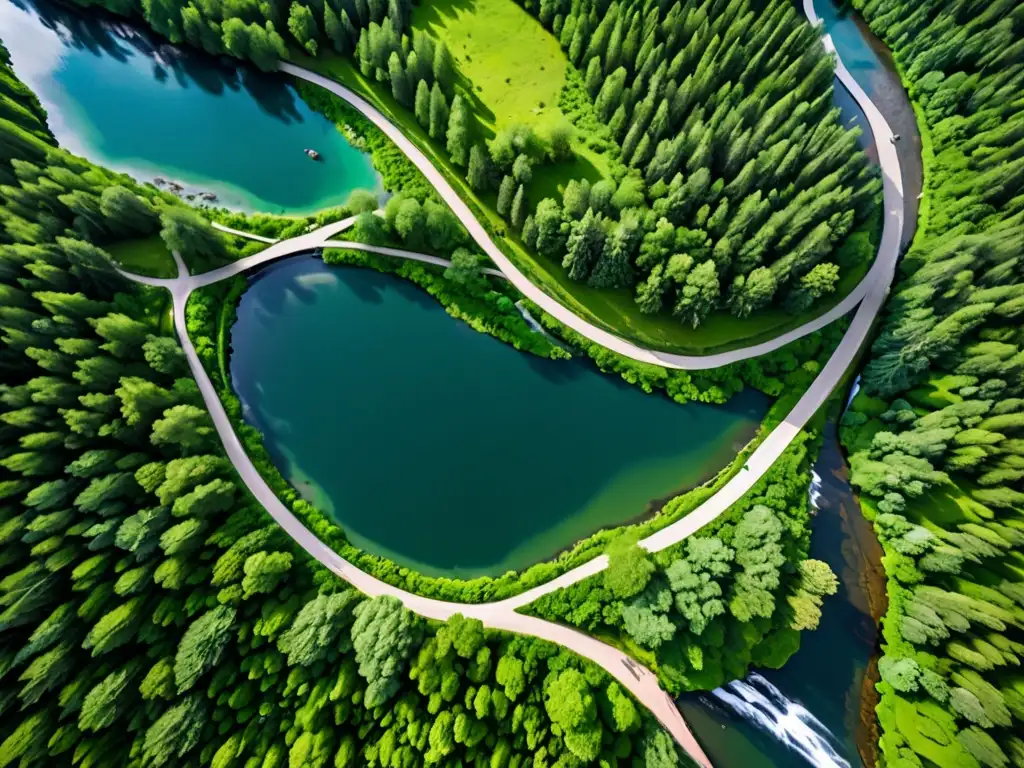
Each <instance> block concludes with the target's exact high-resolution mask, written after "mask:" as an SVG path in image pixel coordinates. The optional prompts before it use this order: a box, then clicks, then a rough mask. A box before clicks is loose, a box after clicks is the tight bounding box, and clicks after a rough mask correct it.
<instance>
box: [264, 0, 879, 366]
mask: <svg viewBox="0 0 1024 768" xmlns="http://www.w3.org/2000/svg"><path fill="white" fill-rule="evenodd" d="M809 5H810V3H809V2H805V4H804V10H805V12H806V13H807V15H808V18H810V19H812V23H814V22H816V21H817V20H818V18H817V15H816V14H815V13H814V9H813V8H811V7H809ZM827 45H829V46H831V40H829V41H828V42H827ZM832 50H834V48H832ZM279 68H280V69H281V71H282V72H287V73H288V74H290V75H293V76H295V77H298V78H299V79H301V80H305V81H307V82H310V83H313V84H314V85H318V86H320V87H321V88H324V89H326V90H328V91H331V92H332V93H333V94H335V95H336V96H340V97H341V98H342V99H344V100H345V101H347V102H348V103H349V104H350V105H351V106H353V107H355V108H356V109H357V110H358V111H359V112H361V113H362V114H363V115H364V116H365V117H366V118H367V119H369V120H370V121H371V122H372V123H373V124H374V125H376V126H377V127H378V128H379V129H380V130H381V132H382V133H384V134H385V135H386V136H387V137H388V138H389V139H391V141H392V142H394V144H395V145H396V146H397V147H398V148H399V149H401V150H402V152H404V153H405V155H406V156H407V157H408V158H409V159H410V160H411V161H412V163H413V164H414V165H415V166H416V168H417V169H418V170H419V171H420V173H422V174H423V176H424V177H425V178H426V179H427V180H428V181H429V182H430V183H431V184H432V185H433V186H434V188H435V189H436V190H437V192H438V194H439V195H440V196H441V197H442V198H443V199H444V201H445V202H446V203H447V204H448V207H449V208H451V210H452V212H453V213H454V214H455V215H456V216H457V217H458V219H459V221H461V222H462V225H463V226H464V227H465V228H466V230H467V231H468V232H469V234H470V236H471V237H472V238H473V240H475V241H476V243H477V245H479V246H480V248H481V249H483V252H484V253H485V254H486V255H487V257H488V258H489V259H490V260H491V261H492V262H494V264H496V265H497V267H498V268H499V269H500V270H501V271H502V272H504V273H505V276H506V277H507V278H508V279H509V281H510V282H511V283H512V285H514V286H515V287H516V288H517V289H518V290H519V292H520V293H522V294H523V295H524V296H526V298H528V299H530V300H531V301H532V302H533V303H534V304H537V305H538V306H539V307H541V308H542V309H543V310H544V311H545V312H547V313H548V314H549V315H552V316H553V317H555V318H556V319H557V320H559V321H560V322H561V323H563V324H565V325H567V326H569V327H570V328H572V329H573V330H574V331H577V332H578V333H581V334H583V335H584V336H586V337H587V338H588V339H590V340H591V341H595V342H597V343H598V344H600V345H601V346H603V347H607V348H608V349H611V350H614V351H615V352H618V353H619V354H621V355H625V356H626V357H629V358H632V359H633V360H639V361H641V362H644V363H653V364H655V365H661V366H664V367H666V368H679V369H684V370H706V369H709V368H718V367H720V366H723V365H727V364H729V363H735V362H738V361H740V360H746V359H748V358H751V357H757V356H759V355H763V354H765V353H767V352H771V351H772V350H775V349H779V348H780V347H783V346H785V345H786V344H788V343H789V342H791V341H795V340H796V339H799V338H801V337H803V336H806V335H807V334H809V333H812V332H814V331H817V330H820V329H821V328H824V327H825V326H826V325H828V324H829V323H831V322H833V321H835V320H838V319H839V318H840V317H842V316H843V315H846V314H848V313H849V312H851V311H852V310H853V308H854V307H856V306H857V304H858V303H860V302H861V301H862V300H863V299H864V298H865V297H866V296H867V294H868V293H869V292H870V290H871V287H872V286H873V285H875V284H876V283H878V282H881V281H885V282H886V284H887V285H888V280H889V277H890V276H891V274H892V271H893V267H894V266H895V264H896V259H897V257H898V255H899V253H898V250H897V251H894V252H892V253H888V252H887V251H885V250H884V249H882V248H879V251H878V256H877V257H876V259H875V263H874V264H873V265H872V268H871V269H870V270H869V271H868V274H867V275H865V277H864V278H863V279H862V280H861V282H860V283H859V284H858V285H857V287H856V288H855V289H854V290H853V291H852V292H850V294H849V295H848V296H846V297H845V298H844V299H843V300H842V301H840V302H839V304H837V305H836V306H835V307H833V308H832V309H831V310H829V311H828V312H826V313H824V314H823V315H821V316H820V317H817V318H815V319H813V320H811V321H809V322H807V323H805V324H804V325H802V326H800V327H799V328H794V329H793V330H791V331H788V332H786V333H783V334H782V335H780V336H776V337H775V338H774V339H771V340H769V341H765V342H762V343H760V344H755V345H752V346H749V347H744V348H742V349H736V350H732V351H730V352H720V353H717V354H713V355H677V354H672V353H669V352H659V351H657V350H651V349H647V348H645V347H641V346H638V345H637V344H635V343H633V342H631V341H627V340H626V339H622V338H620V337H618V336H616V335H614V334H612V333H609V332H608V331H605V330H603V329H601V328H598V327H597V326H596V325H594V324H592V323H590V322H588V321H587V320H584V319H583V318H581V317H579V316H577V315H576V314H575V313H573V312H572V311H571V310H570V309H568V308H566V307H564V306H563V305H562V304H560V303H559V302H558V301H557V300H555V299H553V298H552V297H550V296H548V294H546V293H545V292H544V291H542V290H541V289H540V288H538V287H537V286H535V285H534V284H533V283H531V282H530V280H529V278H527V277H526V275H524V274H523V273H522V272H520V271H519V269H518V268H517V267H516V266H515V264H513V263H512V261H511V260H510V259H509V258H508V257H507V256H506V255H505V254H504V253H503V252H502V250H501V249H500V248H498V246H497V245H495V243H494V241H493V240H491V238H490V235H488V234H487V231H486V230H485V229H484V227H483V226H482V225H481V224H480V222H479V221H477V219H476V217H475V216H474V215H473V212H472V211H471V210H470V209H469V206H468V205H466V203H465V202H463V200H462V198H461V197H459V194H458V193H457V192H456V191H455V190H454V189H453V188H452V186H451V184H449V183H448V180H447V179H446V178H445V176H444V174H442V173H441V172H440V171H439V170H437V168H436V167H435V166H434V164H433V163H432V162H431V161H430V160H429V159H428V158H427V156H426V155H425V154H423V152H422V151H421V150H420V149H419V147H417V146H416V145H415V144H414V143H413V142H412V141H410V140H409V139H408V138H407V137H406V136H405V134H404V133H402V131H401V129H400V128H398V127H397V126H396V125H394V124H393V123H392V122H391V121H390V120H389V119H388V118H387V117H385V116H384V115H383V114H382V113H381V112H379V111H378V110H377V108H376V107H374V106H373V105H372V104H370V102H368V101H366V99H364V98H363V97H362V96H360V95H359V94H357V93H356V92H355V91H353V90H351V89H350V88H346V87H345V86H344V85H341V84H340V83H338V82H336V81H334V80H331V79H330V78H327V77H324V76H323V75H320V74H317V73H316V72H312V71H310V70H308V69H305V68H304V67H300V66H297V65H295V64H290V63H288V62H281V63H280V67H279ZM843 71H844V72H845V69H844V70H843ZM837 74H839V72H838V71H837ZM846 75H847V78H848V79H849V80H850V81H851V82H852V78H850V77H849V73H848V72H847V73H846ZM839 76H840V79H841V80H842V79H843V78H842V75H841V74H839ZM843 82H844V84H846V81H845V80H844V81H843ZM854 85H855V84H854ZM848 87H849V86H848ZM857 87H858V88H859V86H857ZM850 90H851V92H853V88H851V89H850ZM861 95H862V96H863V97H864V99H865V100H867V95H866V94H864V93H863V91H861ZM854 97H855V98H857V100H858V102H860V98H859V97H858V94H857V93H854ZM861 106H862V107H863V106H864V105H863V104H861ZM875 111H876V112H877V110H875ZM879 116H880V114H879ZM883 123H884V120H883ZM882 135H884V136H889V135H891V132H890V131H889V129H888V126H886V129H885V133H884V134H882ZM875 136H876V140H877V137H878V136H879V134H875ZM883 169H884V165H883ZM896 174H897V176H898V175H899V170H898V166H897V170H896Z"/></svg>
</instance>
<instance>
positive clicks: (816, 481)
mask: <svg viewBox="0 0 1024 768" xmlns="http://www.w3.org/2000/svg"><path fill="white" fill-rule="evenodd" d="M808 493H809V494H810V497H811V508H812V509H813V510H814V511H815V512H818V511H819V510H820V509H821V507H820V506H819V505H818V500H819V499H821V475H819V474H818V470H817V469H812V470H811V488H810V491H808Z"/></svg>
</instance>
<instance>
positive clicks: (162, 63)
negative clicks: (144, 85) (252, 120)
mask: <svg viewBox="0 0 1024 768" xmlns="http://www.w3.org/2000/svg"><path fill="white" fill-rule="evenodd" d="M11 2H12V3H13V4H14V5H15V7H17V8H20V9H22V10H25V11H30V12H33V13H34V14H35V15H36V16H37V17H38V19H39V22H40V23H41V24H42V25H43V26H45V27H46V28H47V29H50V30H52V31H53V32H54V33H55V34H56V36H57V37H58V38H59V39H60V41H61V42H62V43H63V44H64V45H66V46H68V47H70V48H74V49H76V50H84V51H88V52H89V53H91V54H93V55H94V56H97V57H100V56H109V57H111V58H113V59H114V60H116V61H118V62H121V63H126V62H128V61H129V60H130V59H131V58H132V56H133V55H140V56H143V57H146V58H148V59H149V60H150V61H151V62H152V65H153V76H154V78H155V79H156V80H157V81H159V82H166V81H167V79H168V78H169V77H172V76H173V77H174V79H175V82H176V83H177V84H178V85H179V86H180V87H182V88H188V87H190V86H193V85H194V86H196V87H198V88H199V89H200V90H202V91H204V92H206V93H209V94H211V95H214V96H219V95H222V94H224V93H225V92H226V91H236V92H237V91H240V90H242V89H244V90H245V91H247V92H248V94H249V95H250V96H251V97H252V98H253V100H254V101H255V102H256V104H257V105H258V106H259V108H260V110H261V111H263V112H264V113H265V114H267V115H268V116H270V117H272V118H275V119H277V120H281V121H282V122H284V123H289V124H290V123H301V122H303V120H304V118H303V116H302V113H301V112H300V111H299V109H298V105H297V101H298V95H297V94H296V92H295V90H294V89H293V88H292V87H291V86H290V84H289V82H288V81H287V80H286V79H285V78H284V77H282V76H280V75H272V74H267V73H263V72H260V71H259V70H257V69H255V68H254V67H252V66H247V65H245V64H243V63H242V62H241V61H237V60H234V59H229V58H227V57H222V58H218V57H215V56H211V55H210V54H208V53H205V52H203V51H200V50H197V49H194V48H189V47H185V46H181V47H178V46H174V45H171V44H170V43H168V42H166V41H164V40H163V39H162V38H160V37H158V36H157V35H155V34H154V33H151V32H149V31H148V30H143V29H140V28H138V27H135V26H132V24H131V22H129V21H128V20H126V19H123V18H121V17H119V16H115V15H113V14H111V13H110V12H108V11H106V10H105V9H103V8H94V9H90V11H89V13H86V12H84V11H83V10H81V9H77V8H72V7H68V6H63V5H56V4H54V3H49V2H45V0H11Z"/></svg>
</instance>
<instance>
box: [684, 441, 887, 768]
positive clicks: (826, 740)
mask: <svg viewBox="0 0 1024 768" xmlns="http://www.w3.org/2000/svg"><path fill="white" fill-rule="evenodd" d="M814 478H815V480H814V483H813V485H812V488H811V499H812V505H813V506H814V507H815V508H816V509H817V513H816V514H815V516H814V518H813V520H812V523H811V549H810V556H811V557H814V558H817V559H820V560H823V561H825V562H827V563H828V564H829V565H830V566H831V567H832V569H833V570H834V571H835V572H836V573H837V574H838V575H839V581H840V593H839V594H838V595H834V596H832V597H828V598H826V599H825V602H824V605H823V607H822V618H821V623H820V624H819V626H818V629H817V630H815V631H813V632H809V633H803V634H802V635H801V644H800V650H799V651H797V653H796V655H794V656H793V657H792V658H791V659H790V660H789V661H788V662H787V663H786V665H785V666H783V667H782V668H781V669H777V670H771V669H768V670H760V671H759V672H758V673H757V674H756V675H754V676H752V677H751V678H749V679H747V680H746V681H737V683H734V684H730V685H728V686H726V687H724V688H722V689H718V690H716V691H713V692H710V693H706V694H699V695H689V696H685V697H683V698H682V699H681V700H680V702H679V706H680V707H681V709H682V711H683V714H684V716H685V717H686V719H687V721H688V722H690V723H691V726H692V727H693V729H694V732H695V734H696V735H697V738H698V739H699V740H700V741H701V744H702V745H703V746H704V747H705V749H706V750H707V752H708V754H709V756H710V757H711V760H712V762H713V763H714V764H715V765H716V766H726V767H727V768H728V767H729V766H743V768H792V766H794V765H795V764H796V762H795V760H798V759H799V760H801V761H806V762H807V764H809V765H811V766H814V768H848V766H851V765H854V764H856V761H857V760H858V759H864V761H865V762H864V764H865V765H867V766H874V765H875V763H874V762H872V761H871V755H870V745H869V744H868V743H867V742H866V741H865V739H866V738H867V737H868V736H869V734H868V732H867V731H865V730H864V728H863V727H862V722H863V716H864V714H865V711H867V712H869V713H870V715H871V718H872V719H873V717H874V716H873V711H871V710H865V707H864V699H863V691H864V689H865V688H866V687H870V686H871V669H872V661H873V659H874V657H875V653H876V649H877V642H878V626H877V619H878V617H879V616H880V611H881V610H883V609H884V599H885V598H884V596H885V584H884V578H883V575H884V574H883V573H882V571H881V565H880V563H879V560H878V556H879V554H880V547H879V545H878V542H877V540H876V539H875V537H874V533H873V531H872V528H871V524H870V523H869V522H868V521H866V520H865V519H864V518H863V517H862V516H861V515H860V512H859V507H858V501H857V498H856V495H855V494H854V493H853V491H852V489H851V487H850V485H849V482H848V480H849V472H848V469H847V467H846V463H845V459H844V456H843V453H842V450H841V447H840V446H839V443H838V439H837V435H836V428H835V425H834V424H832V423H830V424H829V425H828V427H827V428H826V431H825V439H824V442H823V444H822V448H821V451H820V452H819V455H818V459H817V461H816V462H815V465H814ZM880 601H881V602H880ZM825 660H827V663H824V661H825ZM858 755H860V756H862V757H860V758H859V757H858Z"/></svg>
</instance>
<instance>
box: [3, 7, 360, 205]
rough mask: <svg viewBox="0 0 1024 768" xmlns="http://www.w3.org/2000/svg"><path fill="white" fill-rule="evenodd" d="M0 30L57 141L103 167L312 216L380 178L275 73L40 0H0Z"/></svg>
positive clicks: (225, 200)
mask: <svg viewBox="0 0 1024 768" xmlns="http://www.w3.org/2000/svg"><path fill="white" fill-rule="evenodd" d="M0 37H2V38H3V41H4V44H5V45H6V46H7V48H8V49H9V50H10V52H11V57H12V60H13V63H14V69H15V72H16V73H17V74H18V76H19V77H20V78H21V79H22V80H23V81H24V82H25V83H26V84H27V85H28V86H29V87H30V88H31V89H32V90H33V91H35V93H36V94H37V95H38V96H39V99H40V101H41V102H42V104H43V107H45V108H46V111H47V113H48V115H49V120H48V122H49V125H50V129H51V130H52V131H53V133H54V135H55V136H56V138H57V141H58V142H59V143H60V144H61V146H62V147H64V148H65V149H68V150H70V151H71V152H74V153H75V154H78V155H82V156H84V157H86V158H88V159H90V160H92V161H93V162H95V163H97V164H99V165H103V166H105V167H107V168H112V169H114V170H117V171H122V172H125V173H129V174H131V175H132V176H134V177H136V178H137V179H140V180H144V181H149V180H152V179H154V178H155V177H157V176H163V177H164V178H169V179H172V180H175V181H177V182H179V183H181V184H182V185H183V186H184V187H185V191H186V192H187V193H195V192H199V191H210V192H213V193H215V194H216V195H217V196H218V203H217V204H218V205H225V206H227V207H231V208H238V209H243V210H257V211H264V212H268V213H311V212H313V211H316V210H319V209H321V208H325V207H329V206H332V205H338V204H340V203H342V202H344V201H345V199H346V198H347V197H348V195H349V193H350V192H351V191H352V190H353V189H356V188H360V187H364V188H370V189H379V187H380V181H379V177H378V176H377V173H376V172H375V171H374V169H373V166H372V165H371V164H370V158H369V156H368V155H366V154H365V153H363V152H360V151H359V150H357V149H355V148H354V147H353V146H352V145H350V144H349V143H348V141H347V140H346V139H345V137H344V136H342V135H341V134H340V133H339V132H338V130H337V128H335V126H334V124H333V123H331V122H330V121H328V120H327V119H326V118H324V117H323V116H322V115H320V114H318V113H316V112H313V111H312V110H311V109H310V108H309V107H307V106H306V104H305V102H303V101H302V100H301V99H300V98H299V96H298V94H297V93H296V92H295V90H294V89H293V88H292V87H291V86H290V85H289V84H288V81H287V79H286V78H284V77H283V76H277V75H266V74H263V73H260V72H257V71H256V70H254V69H251V68H246V67H240V66H236V65H235V64H232V63H230V62H227V61H226V60H225V61H220V60H217V59H214V58H211V57H209V56H206V55H203V54H201V53H199V52H196V51H192V50H187V51H186V50H184V49H180V48H175V47H174V46H171V45H169V44H165V43H162V42H161V41H160V40H158V39H157V38H156V37H154V36H152V35H149V34H147V33H144V32H142V31H141V30H140V29H138V28H136V27H133V26H131V25H128V24H126V23H119V22H116V21H113V20H111V17H108V16H106V15H103V14H101V12H100V11H99V10H96V11H93V12H92V13H91V14H88V15H87V14H85V13H84V12H76V11H72V10H68V9H65V8H64V7H59V6H56V5H53V4H50V3H43V2H35V3H32V4H27V3H26V4H21V3H19V4H15V3H12V2H6V1H5V2H2V3H0ZM306 148H310V149H316V150H318V151H319V152H320V153H321V155H322V156H323V161H322V162H315V161H313V160H310V159H309V158H308V157H306V155H305V154H304V153H303V149H306Z"/></svg>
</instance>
